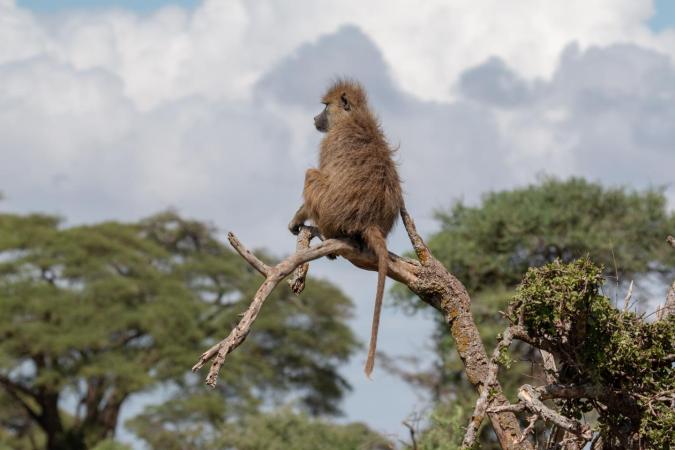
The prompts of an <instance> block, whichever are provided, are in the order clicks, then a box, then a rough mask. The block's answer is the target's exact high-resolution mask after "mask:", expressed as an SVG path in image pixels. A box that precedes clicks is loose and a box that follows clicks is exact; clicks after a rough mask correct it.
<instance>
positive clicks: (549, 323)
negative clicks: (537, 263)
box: [509, 258, 675, 449]
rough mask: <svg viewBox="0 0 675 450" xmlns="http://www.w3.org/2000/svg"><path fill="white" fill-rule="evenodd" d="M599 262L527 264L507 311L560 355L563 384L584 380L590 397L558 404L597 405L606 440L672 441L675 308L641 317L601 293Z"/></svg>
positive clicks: (567, 408)
mask: <svg viewBox="0 0 675 450" xmlns="http://www.w3.org/2000/svg"><path fill="white" fill-rule="evenodd" d="M603 283H604V279H603V277H602V271H601V269H600V268H599V267H598V266H596V265H595V264H593V263H592V262H591V261H590V260H589V259H587V258H584V259H579V260H577V261H575V262H572V263H570V264H562V263H560V262H559V261H556V262H553V263H551V264H548V265H546V266H544V267H542V268H538V269H530V270H529V271H528V272H527V274H526V275H525V278H524V279H523V282H522V284H521V285H520V287H519V288H518V292H517V294H516V295H515V297H514V299H513V300H512V302H511V305H510V309H509V316H510V317H509V319H510V320H511V321H512V322H513V323H514V324H522V325H523V326H524V327H525V329H526V331H527V333H528V335H529V336H531V337H532V340H533V341H534V342H533V344H535V345H536V346H537V347H540V348H544V349H545V350H548V351H550V352H551V353H552V354H554V355H555V356H556V357H557V359H558V361H559V365H560V367H559V371H560V377H559V381H560V383H561V384H564V385H575V386H581V385H589V386H592V387H593V388H594V389H595V390H597V391H598V392H599V400H600V401H602V403H603V404H604V405H605V406H603V407H600V406H599V405H598V404H597V402H596V400H595V399H588V398H583V399H569V400H565V401H564V405H563V409H562V412H563V414H564V415H566V416H568V417H574V418H581V416H582V414H583V413H585V412H589V411H592V410H595V411H596V413H597V414H598V416H599V419H598V423H599V430H600V432H601V435H602V439H603V445H604V447H603V448H606V449H610V448H611V449H629V448H640V449H642V448H659V449H660V448H664V449H665V448H673V447H675V411H673V404H672V403H673V401H675V392H674V390H675V367H674V366H673V356H674V355H675V316H673V315H671V316H669V317H667V318H666V319H664V320H659V321H655V322H645V321H644V320H641V318H639V317H637V316H636V315H635V314H634V313H632V312H630V311H622V310H619V309H616V308H614V307H613V305H612V302H611V300H610V299H609V298H607V297H605V296H604V295H602V294H601V293H600V292H601V288H602V284H603Z"/></svg>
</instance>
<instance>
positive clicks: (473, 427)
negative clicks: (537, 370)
mask: <svg viewBox="0 0 675 450" xmlns="http://www.w3.org/2000/svg"><path fill="white" fill-rule="evenodd" d="M512 341H513V332H512V330H511V328H507V329H506V331H505V332H504V333H503V336H502V338H501V339H500V340H499V342H498V343H497V346H496V347H495V349H494V351H493V352H492V358H491V359H490V366H489V367H488V370H487V373H488V376H487V378H486V379H485V382H484V383H483V386H482V387H481V389H480V396H479V397H478V400H477V401H476V407H475V408H474V410H473V414H472V415H471V420H470V421H469V426H468V427H467V428H466V433H465V434H464V439H463V440H462V448H467V449H468V448H472V447H473V445H474V444H475V442H476V438H477V437H478V428H479V427H480V424H481V423H482V422H483V419H484V418H485V412H486V410H487V406H488V394H489V392H490V388H491V387H492V386H493V385H494V384H495V383H496V382H497V375H498V373H499V363H498V360H499V356H500V355H501V353H502V352H503V351H505V350H506V349H508V348H509V346H510V345H511V342H512ZM526 436H527V433H526V432H524V433H523V438H525V437H526ZM521 442H522V441H521Z"/></svg>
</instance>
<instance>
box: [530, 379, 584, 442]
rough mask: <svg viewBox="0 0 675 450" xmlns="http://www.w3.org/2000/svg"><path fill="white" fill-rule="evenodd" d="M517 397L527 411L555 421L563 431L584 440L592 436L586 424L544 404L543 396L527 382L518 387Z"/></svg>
mask: <svg viewBox="0 0 675 450" xmlns="http://www.w3.org/2000/svg"><path fill="white" fill-rule="evenodd" d="M518 398H519V399H520V401H521V402H522V403H523V404H525V407H526V408H527V409H528V410H529V411H531V412H532V413H534V414H537V415H538V416H539V417H541V418H542V419H544V420H546V421H549V422H553V423H555V424H556V425H558V426H559V427H560V428H562V429H564V430H565V431H569V432H570V433H573V434H575V435H577V436H579V437H580V438H582V439H584V440H586V441H590V440H591V438H592V437H593V433H592V431H591V429H590V427H589V426H588V425H585V424H582V423H581V422H579V421H576V420H572V419H569V418H567V417H565V416H563V415H561V414H558V413H557V412H555V411H553V410H552V409H550V408H549V407H548V406H546V405H544V404H543V403H542V401H541V399H542V398H544V396H542V395H541V393H540V392H538V391H537V390H536V389H535V388H533V387H532V386H530V385H529V384H525V385H523V386H521V387H520V389H519V390H518Z"/></svg>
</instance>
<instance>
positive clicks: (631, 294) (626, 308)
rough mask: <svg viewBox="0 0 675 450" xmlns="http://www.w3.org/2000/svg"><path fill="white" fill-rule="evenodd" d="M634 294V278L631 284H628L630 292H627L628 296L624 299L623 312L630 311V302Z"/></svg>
mask: <svg viewBox="0 0 675 450" xmlns="http://www.w3.org/2000/svg"><path fill="white" fill-rule="evenodd" d="M632 296H633V280H631V281H630V286H628V292H627V293H626V297H625V298H624V299H623V312H626V311H628V304H629V302H630V298H631V297H632Z"/></svg>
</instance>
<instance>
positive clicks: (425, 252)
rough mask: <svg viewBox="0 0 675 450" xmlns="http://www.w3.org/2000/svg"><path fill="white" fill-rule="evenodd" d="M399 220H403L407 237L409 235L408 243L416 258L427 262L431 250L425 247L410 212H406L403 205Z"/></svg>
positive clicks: (424, 262)
mask: <svg viewBox="0 0 675 450" xmlns="http://www.w3.org/2000/svg"><path fill="white" fill-rule="evenodd" d="M401 220H403V225H404V226H405V230H406V231H407V233H408V237H410V243H411V244H412V246H413V249H415V254H416V255H417V258H418V259H419V260H420V262H421V263H422V264H423V265H425V264H427V263H428V262H429V260H430V259H431V251H430V250H429V247H427V244H425V243H424V240H423V239H422V237H421V236H420V235H419V233H417V228H416V227H415V222H414V221H413V219H412V217H410V214H408V211H407V210H406V209H405V207H404V208H401Z"/></svg>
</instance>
